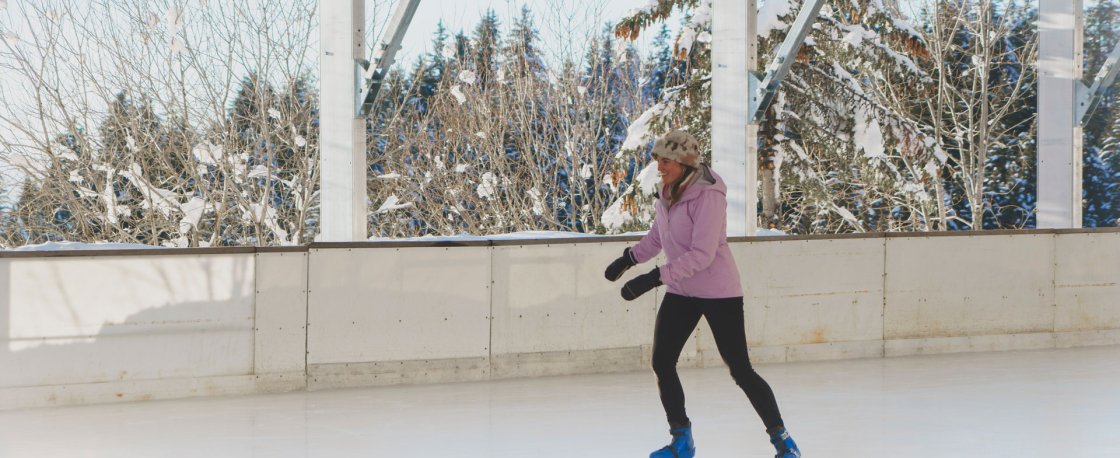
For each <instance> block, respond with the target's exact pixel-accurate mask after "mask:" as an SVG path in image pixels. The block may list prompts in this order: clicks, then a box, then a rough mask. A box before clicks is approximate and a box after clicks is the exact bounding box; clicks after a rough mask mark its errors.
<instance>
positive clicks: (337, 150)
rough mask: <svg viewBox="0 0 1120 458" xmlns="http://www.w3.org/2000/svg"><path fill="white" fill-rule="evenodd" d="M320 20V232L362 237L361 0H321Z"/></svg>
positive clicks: (343, 238)
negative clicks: (359, 69)
mask: <svg viewBox="0 0 1120 458" xmlns="http://www.w3.org/2000/svg"><path fill="white" fill-rule="evenodd" d="M319 21H320V23H319V41H320V43H321V46H322V52H323V54H322V55H321V56H319V82H320V84H321V87H320V97H321V107H320V110H319V155H320V159H319V164H320V167H319V170H320V174H321V175H320V195H319V201H320V210H319V211H320V224H321V228H320V230H319V237H320V240H322V241H325V242H349V241H362V240H365V239H366V236H367V227H366V222H367V217H366V123H365V119H364V118H362V119H358V118H356V117H355V116H354V114H355V113H356V112H357V110H358V108H359V107H358V106H356V105H357V97H356V96H355V94H358V93H359V91H360V89H359V86H358V79H359V77H360V75H359V73H358V72H357V71H356V68H355V65H354V62H355V61H357V60H364V59H365V58H366V56H367V50H366V46H365V0H324V1H321V2H319Z"/></svg>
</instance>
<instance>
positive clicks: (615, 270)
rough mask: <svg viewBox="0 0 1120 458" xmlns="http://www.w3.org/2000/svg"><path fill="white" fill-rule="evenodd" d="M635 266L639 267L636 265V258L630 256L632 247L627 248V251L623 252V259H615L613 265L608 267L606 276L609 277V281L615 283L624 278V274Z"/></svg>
mask: <svg viewBox="0 0 1120 458" xmlns="http://www.w3.org/2000/svg"><path fill="white" fill-rule="evenodd" d="M635 265H637V263H635V262H634V258H633V257H631V256H630V247H626V249H625V250H623V251H622V257H621V258H618V259H615V260H614V262H612V263H611V265H609V266H607V271H606V272H604V275H605V276H606V277H607V280H610V281H615V280H618V279H619V278H622V274H624V273H626V271H627V270H630V268H631V267H634V266H635Z"/></svg>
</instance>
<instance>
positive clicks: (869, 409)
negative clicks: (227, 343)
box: [0, 346, 1120, 458]
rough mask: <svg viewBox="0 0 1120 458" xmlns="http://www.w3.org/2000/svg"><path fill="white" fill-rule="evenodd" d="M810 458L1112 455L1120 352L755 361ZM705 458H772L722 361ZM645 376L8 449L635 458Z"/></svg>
mask: <svg viewBox="0 0 1120 458" xmlns="http://www.w3.org/2000/svg"><path fill="white" fill-rule="evenodd" d="M758 371H759V372H760V373H761V374H762V375H763V376H764V377H765V378H766V379H767V380H768V381H769V382H770V384H771V385H772V386H773V387H774V391H775V392H776V394H777V396H778V401H779V403H780V405H781V408H782V413H783V415H784V417H785V420H786V424H787V426H788V427H789V429H790V431H791V433H792V434H793V436H794V438H795V439H796V440H797V442H798V443H799V444H800V446H801V449H802V451H803V453H804V455H805V457H808V458H812V457H821V458H826V457H827V458H857V457H858V458H865V457H880V456H882V457H913V458H918V457H930V458H932V457H965V456H968V457H973V456H975V457H1047V458H1050V457H1063V458H1068V457H1112V456H1120V346H1111V347H1091V348H1075V349H1062V350H1040V351H1024V352H999V353H970V354H955V355H937V356H914V357H900V358H885V359H861V360H846V361H827V362H809V363H789V364H772V365H760V366H758ZM681 378H682V380H683V382H684V384H685V390H686V393H687V395H688V407H689V415H690V417H691V418H692V421H693V425H694V431H695V436H696V441H697V450H698V453H697V456H699V457H771V456H773V449H772V447H771V446H770V445H769V443H768V442H767V440H766V436H765V434H764V433H763V432H762V425H761V422H760V421H759V420H758V417H757V416H756V415H755V413H754V412H753V410H751V408H750V405H749V404H748V402H747V400H746V398H745V396H743V394H742V392H741V391H739V390H738V388H737V387H736V386H735V385H734V384H733V382H732V381H731V378H730V376H729V375H728V374H727V371H726V369H724V368H708V369H686V370H682V377H681ZM663 418H664V417H663V413H662V410H661V406H660V404H659V401H658V398H657V389H656V387H655V385H654V379H653V374H652V372H645V371H643V372H631V373H620V374H601V375H581V376H566V377H549V378H538V379H517V380H501V381H493V382H478V383H457V384H442V385H416V386H395V387H383V388H369V389H353V390H337V391H318V392H295V393H288V394H281V395H267V396H248V397H231V398H209V399H194V400H179V401H161V402H148V403H133V404H118V405H101V406H83V407H62V408H50V409H38V410H22V411H7V412H2V413H0V430H2V431H3V433H2V435H0V456H3V457H20V458H25V457H26V458H30V457H35V458H43V457H68V458H69V457H144V458H149V457H191V458H197V457H210V458H224V457H242V458H243V457H359V456H361V457H510V458H515V457H516V458H522V457H645V456H648V454H649V452H650V451H652V450H654V449H656V448H659V447H661V446H662V445H664V444H665V443H667V441H668V437H669V435H668V433H667V429H666V426H665V423H664V420H663Z"/></svg>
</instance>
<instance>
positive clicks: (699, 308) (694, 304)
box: [653, 294, 784, 430]
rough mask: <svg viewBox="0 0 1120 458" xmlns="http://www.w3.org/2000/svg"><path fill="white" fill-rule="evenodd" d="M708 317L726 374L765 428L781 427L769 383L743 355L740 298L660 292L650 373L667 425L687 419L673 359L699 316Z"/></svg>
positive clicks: (674, 424) (780, 420)
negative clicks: (653, 377)
mask: <svg viewBox="0 0 1120 458" xmlns="http://www.w3.org/2000/svg"><path fill="white" fill-rule="evenodd" d="M701 316H704V317H705V318H707V319H708V325H709V326H710V327H711V328H712V336H713V337H715V340H716V348H718V349H719V354H720V356H722V357H723V361H724V362H725V363H727V367H728V369H730V370H731V377H732V378H734V379H735V383H736V384H738V385H739V387H740V388H742V389H743V392H744V393H746V394H747V398H748V399H750V401H751V405H753V406H754V410H755V411H756V412H758V416H759V417H760V418H762V423H763V424H765V425H766V429H767V430H770V429H773V428H777V427H783V426H784V424H783V423H782V414H781V413H780V412H778V402H777V401H776V400H775V399H774V391H773V390H771V389H770V385H768V384H767V383H766V381H765V380H763V379H762V377H761V376H759V375H758V373H757V372H755V371H754V368H753V367H751V361H750V358H748V357H747V332H746V328H745V326H744V322H743V298H741V297H733V298H727V299H700V298H695V297H685V296H679V295H676V294H666V295H665V300H664V301H662V302H661V310H659V311H658V312H657V324H656V325H655V327H654V331H653V372H654V373H655V374H657V387H658V388H659V389H660V390H661V404H662V405H664V406H665V415H666V416H667V417H668V418H669V424H670V426H671V427H674V428H675V427H678V425H687V424H689V421H688V415H686V414H685V411H684V389H683V388H681V379H680V377H678V376H677V359H678V358H680V356H681V349H683V348H684V344H685V343H686V342H687V341H688V338H689V336H691V335H692V331H693V330H694V329H696V325H697V324H698V323H699V322H700V317H701Z"/></svg>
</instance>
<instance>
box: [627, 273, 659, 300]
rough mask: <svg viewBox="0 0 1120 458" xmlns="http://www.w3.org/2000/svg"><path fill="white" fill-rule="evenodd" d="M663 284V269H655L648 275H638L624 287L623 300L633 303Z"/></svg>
mask: <svg viewBox="0 0 1120 458" xmlns="http://www.w3.org/2000/svg"><path fill="white" fill-rule="evenodd" d="M663 284H664V283H661V269H660V268H654V269H653V270H651V271H649V273H648V274H642V275H638V276H637V277H634V279H633V280H630V281H628V282H626V284H625V285H622V298H623V299H626V300H628V301H632V300H634V299H637V298H638V296H641V295H643V294H645V293H647V292H649V290H651V289H654V288H656V287H658V286H661V285H663Z"/></svg>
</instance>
